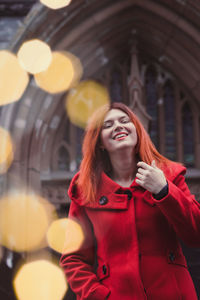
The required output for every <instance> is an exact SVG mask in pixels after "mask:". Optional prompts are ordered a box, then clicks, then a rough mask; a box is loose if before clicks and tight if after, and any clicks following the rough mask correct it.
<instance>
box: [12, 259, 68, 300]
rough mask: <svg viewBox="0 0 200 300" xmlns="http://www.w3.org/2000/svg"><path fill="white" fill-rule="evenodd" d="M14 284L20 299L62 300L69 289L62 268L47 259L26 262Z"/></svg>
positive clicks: (16, 276) (17, 274)
mask: <svg viewBox="0 0 200 300" xmlns="http://www.w3.org/2000/svg"><path fill="white" fill-rule="evenodd" d="M13 286H14V290H15V294H16V296H17V299H19V300H61V299H63V297H64V295H65V293H66V291H67V283H66V279H65V274H64V272H63V271H62V269H61V268H60V267H58V266H57V265H56V264H54V263H52V262H50V261H48V260H45V259H42V260H36V261H33V262H29V263H26V264H24V265H23V266H22V267H21V268H20V269H19V270H18V272H17V273H16V275H15V278H14V280H13Z"/></svg>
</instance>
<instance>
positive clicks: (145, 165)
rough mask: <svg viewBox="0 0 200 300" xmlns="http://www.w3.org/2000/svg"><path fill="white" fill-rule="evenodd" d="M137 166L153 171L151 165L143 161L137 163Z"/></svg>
mask: <svg viewBox="0 0 200 300" xmlns="http://www.w3.org/2000/svg"><path fill="white" fill-rule="evenodd" d="M137 166H138V167H141V168H143V169H144V170H151V169H152V167H151V166H150V165H148V164H146V163H145V162H143V161H139V162H138V163H137Z"/></svg>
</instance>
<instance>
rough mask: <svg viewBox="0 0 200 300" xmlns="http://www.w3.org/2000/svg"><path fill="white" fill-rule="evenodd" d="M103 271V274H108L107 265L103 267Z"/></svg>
mask: <svg viewBox="0 0 200 300" xmlns="http://www.w3.org/2000/svg"><path fill="white" fill-rule="evenodd" d="M102 270H103V274H104V275H106V273H107V268H106V266H105V265H103V267H102Z"/></svg>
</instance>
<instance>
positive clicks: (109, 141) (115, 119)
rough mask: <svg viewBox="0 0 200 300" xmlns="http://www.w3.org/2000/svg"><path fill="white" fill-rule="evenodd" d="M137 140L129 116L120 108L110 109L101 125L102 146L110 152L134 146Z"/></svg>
mask: <svg viewBox="0 0 200 300" xmlns="http://www.w3.org/2000/svg"><path fill="white" fill-rule="evenodd" d="M137 141H138V137H137V132H136V128H135V126H134V124H133V123H132V121H131V120H130V118H129V116H128V115H127V114H126V113H125V112H123V111H122V110H120V109H115V108H114V109H111V110H110V111H109V112H108V113H107V115H106V117H105V119H104V123H103V126H102V131H101V143H102V145H103V147H104V148H105V149H106V150H107V151H108V153H109V154H111V153H113V152H115V151H117V150H120V149H123V148H127V147H129V148H135V146H136V144H137Z"/></svg>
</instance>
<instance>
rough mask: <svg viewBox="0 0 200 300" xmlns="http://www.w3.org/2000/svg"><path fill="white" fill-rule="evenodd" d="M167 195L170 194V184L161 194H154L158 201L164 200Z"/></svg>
mask: <svg viewBox="0 0 200 300" xmlns="http://www.w3.org/2000/svg"><path fill="white" fill-rule="evenodd" d="M167 194H168V183H167V184H166V185H165V186H164V188H162V190H161V191H160V192H159V193H157V194H153V197H154V198H155V199H156V200H161V199H162V198H164V197H165V196H167Z"/></svg>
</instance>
